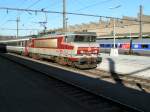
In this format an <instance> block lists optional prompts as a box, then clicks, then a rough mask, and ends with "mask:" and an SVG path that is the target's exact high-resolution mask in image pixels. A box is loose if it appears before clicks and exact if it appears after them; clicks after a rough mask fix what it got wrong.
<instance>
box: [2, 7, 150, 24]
mask: <svg viewBox="0 0 150 112" xmlns="http://www.w3.org/2000/svg"><path fill="white" fill-rule="evenodd" d="M0 10H12V11H22V12H26V11H28V12H39V13H53V14H63V12H59V11H49V10H47V11H46V10H39V9H36V10H33V9H20V8H9V7H0ZM66 14H68V15H78V16H89V17H98V18H101V17H103V18H109V19H116V20H126V21H136V22H140V21H139V20H138V19H127V18H118V17H111V16H101V15H94V14H85V13H73V12H66ZM141 22H144V23H150V21H141Z"/></svg>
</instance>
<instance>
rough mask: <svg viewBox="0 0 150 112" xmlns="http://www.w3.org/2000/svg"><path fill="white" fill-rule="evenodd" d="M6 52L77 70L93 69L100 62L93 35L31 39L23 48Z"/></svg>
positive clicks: (15, 48)
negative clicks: (48, 61) (49, 61)
mask: <svg viewBox="0 0 150 112" xmlns="http://www.w3.org/2000/svg"><path fill="white" fill-rule="evenodd" d="M22 45H23V44H22ZM7 50H8V51H9V52H17V53H22V54H24V55H26V56H30V57H33V58H46V59H49V60H52V61H55V62H57V63H59V64H63V65H69V66H73V67H77V68H95V67H97V64H98V63H100V62H101V60H102V59H101V57H100V56H99V52H100V48H99V45H98V44H97V43H96V35H95V34H93V33H70V34H65V35H49V36H48V37H41V38H31V39H29V40H28V41H25V43H24V46H21V47H19V46H7Z"/></svg>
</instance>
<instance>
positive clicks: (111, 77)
mask: <svg viewBox="0 0 150 112" xmlns="http://www.w3.org/2000/svg"><path fill="white" fill-rule="evenodd" d="M84 72H85V73H86V74H92V75H94V76H97V77H99V78H100V79H102V80H106V81H111V82H113V83H122V84H123V85H125V86H127V87H132V88H134V89H138V90H141V91H145V92H150V85H149V83H150V80H149V79H144V78H141V77H135V76H130V75H128V74H116V73H110V72H107V71H103V70H99V69H93V70H85V71H84Z"/></svg>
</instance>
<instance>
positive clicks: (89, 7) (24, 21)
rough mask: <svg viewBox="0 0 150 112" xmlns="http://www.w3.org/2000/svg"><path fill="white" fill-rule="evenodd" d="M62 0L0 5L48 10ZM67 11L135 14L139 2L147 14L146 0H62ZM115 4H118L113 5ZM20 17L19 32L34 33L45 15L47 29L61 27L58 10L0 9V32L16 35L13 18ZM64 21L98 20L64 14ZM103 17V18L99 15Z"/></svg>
mask: <svg viewBox="0 0 150 112" xmlns="http://www.w3.org/2000/svg"><path fill="white" fill-rule="evenodd" d="M62 1H63V0H0V7H7V8H22V9H38V10H41V9H44V10H49V11H60V12H61V11H62V8H63V3H62ZM66 2H67V3H66V10H67V12H74V13H86V14H94V15H100V16H111V17H119V18H122V17H123V16H130V17H137V13H138V12H139V5H142V6H143V12H144V14H145V15H150V0H66ZM117 6H119V7H118V8H115V7H117ZM17 17H19V18H20V22H19V29H28V30H19V35H20V36H24V35H30V34H37V33H38V32H39V31H42V30H43V26H42V25H41V24H39V22H43V21H45V20H46V18H47V29H56V28H61V27H62V23H63V18H62V15H61V14H45V13H34V12H33V13H31V12H19V11H11V10H8V11H7V10H0V35H12V36H15V35H16V26H17V25H16V21H15V20H16V18H17ZM67 18H68V20H67V25H75V24H82V23H89V22H98V21H99V19H100V18H98V17H87V16H77V15H67ZM102 19H103V18H102Z"/></svg>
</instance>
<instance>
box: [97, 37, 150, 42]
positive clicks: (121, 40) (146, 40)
mask: <svg viewBox="0 0 150 112" xmlns="http://www.w3.org/2000/svg"><path fill="white" fill-rule="evenodd" d="M97 42H98V43H113V39H101V40H97ZM115 42H116V43H129V42H130V39H115ZM132 42H133V43H150V39H148V38H145V39H132Z"/></svg>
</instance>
